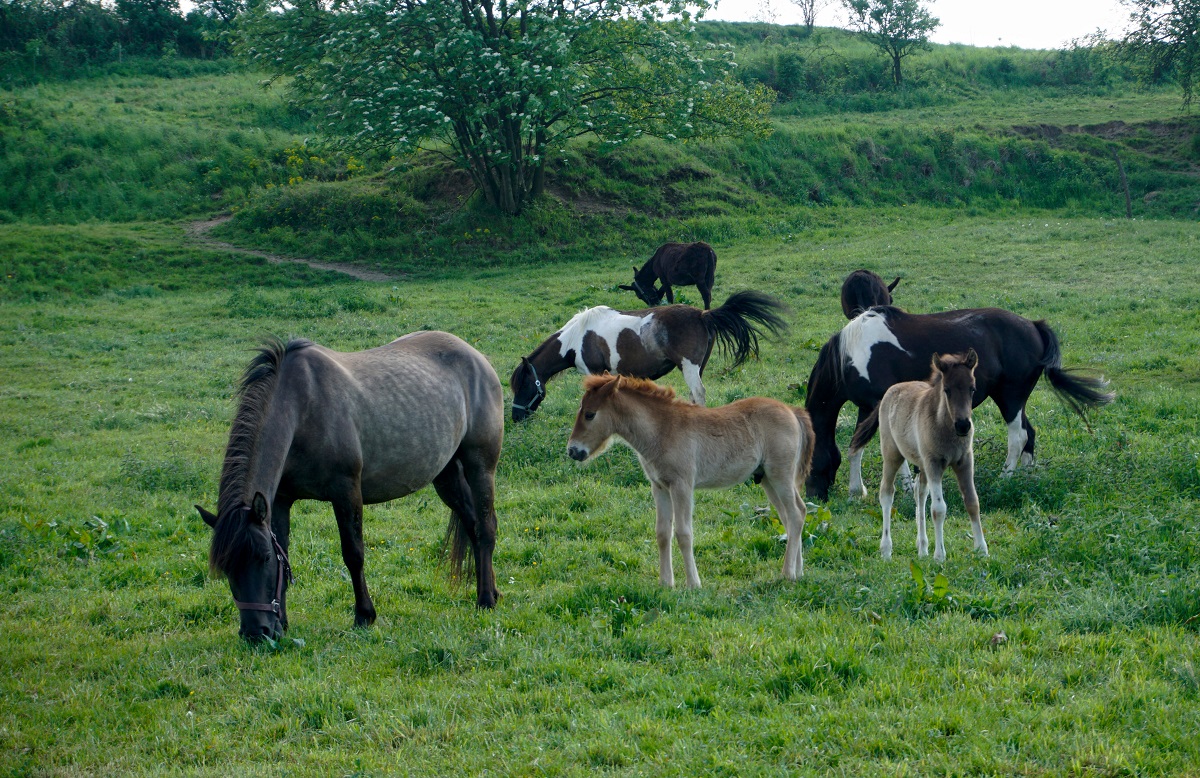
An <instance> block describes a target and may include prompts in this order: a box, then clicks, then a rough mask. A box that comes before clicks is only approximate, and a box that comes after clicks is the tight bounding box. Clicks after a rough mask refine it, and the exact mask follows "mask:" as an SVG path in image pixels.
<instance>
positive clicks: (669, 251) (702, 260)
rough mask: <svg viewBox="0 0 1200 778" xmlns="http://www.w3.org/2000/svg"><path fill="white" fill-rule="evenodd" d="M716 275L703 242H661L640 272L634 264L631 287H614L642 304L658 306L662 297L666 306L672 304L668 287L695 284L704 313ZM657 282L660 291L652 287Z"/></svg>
mask: <svg viewBox="0 0 1200 778" xmlns="http://www.w3.org/2000/svg"><path fill="white" fill-rule="evenodd" d="M716 274H717V252H715V251H713V247H712V246H710V245H708V244H707V243H704V242H696V243H664V244H663V245H662V246H659V248H658V251H656V252H654V256H652V257H650V259H649V260H648V261H647V262H646V264H644V265H642V268H641V269H640V270H639V269H638V266H637V265H634V266H633V283H632V284H628V285H627V284H620V285H619V286H618V287H617V288H618V289H624V290H626V291H629V292H633V293H634V294H636V295H637V296H638V299H639V300H641V301H642V302H644V303H645V304H646V305H658V304H659V303H660V302H662V299H663V295H666V298H667V302H668V303H670V304H674V303H675V294H674V292H672V291H671V285H672V284H675V285H677V286H678V285H684V286H687V285H691V284H695V285H696V289H697V290H699V292H700V296H701V297H702V298H704V310H706V311H707V310H708V308H709V306H710V305H711V304H712V290H713V282H714V281H715V279H716ZM659 281H661V282H662V288H661V289H658V288H655V286H654V285H655V283H656V282H659Z"/></svg>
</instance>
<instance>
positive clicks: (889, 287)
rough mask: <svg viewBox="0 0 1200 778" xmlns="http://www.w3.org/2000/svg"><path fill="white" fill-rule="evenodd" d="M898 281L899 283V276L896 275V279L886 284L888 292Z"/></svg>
mask: <svg viewBox="0 0 1200 778" xmlns="http://www.w3.org/2000/svg"><path fill="white" fill-rule="evenodd" d="M898 283H900V276H896V280H895V281H893V282H891V283H890V284H888V291H889V292H890V291H892V290H893V289H895V288H896V284H898Z"/></svg>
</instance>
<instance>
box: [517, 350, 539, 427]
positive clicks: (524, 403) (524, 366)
mask: <svg viewBox="0 0 1200 778" xmlns="http://www.w3.org/2000/svg"><path fill="white" fill-rule="evenodd" d="M543 381H544V379H543V377H542V376H539V375H538V372H537V369H536V368H534V366H533V363H532V362H530V361H529V358H528V357H521V364H519V365H517V368H516V369H515V370H513V374H512V376H511V377H510V378H509V379H508V388H509V389H511V390H512V393H513V402H512V418H513V421H524V420H525V419H527V418H529V417H530V416H531V415H532V414H533V412H534V411H536V410H537V409H538V406H539V405H541V404H542V400H544V399H546V385H545V384H544V383H543Z"/></svg>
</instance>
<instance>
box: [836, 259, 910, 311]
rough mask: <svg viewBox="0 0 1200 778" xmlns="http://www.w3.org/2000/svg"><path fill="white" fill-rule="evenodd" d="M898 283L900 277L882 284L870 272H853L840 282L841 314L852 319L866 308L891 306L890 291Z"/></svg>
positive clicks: (878, 278)
mask: <svg viewBox="0 0 1200 778" xmlns="http://www.w3.org/2000/svg"><path fill="white" fill-rule="evenodd" d="M898 283H900V276H896V280H895V281H893V282H891V283H890V284H885V283H883V279H882V278H880V277H879V275H878V274H876V273H872V272H871V271H870V270H855V271H854V272H853V273H851V274H850V275H848V276H846V280H845V281H843V282H842V312H843V313H845V314H846V318H847V319H853V318H854V317H855V316H857V315H859V314H860V313H862V312H863V311H865V310H867V309H868V308H873V307H874V306H876V305H891V304H892V290H894V289H895V288H896V284H898Z"/></svg>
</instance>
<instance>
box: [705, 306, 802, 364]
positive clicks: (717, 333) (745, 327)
mask: <svg viewBox="0 0 1200 778" xmlns="http://www.w3.org/2000/svg"><path fill="white" fill-rule="evenodd" d="M786 310H787V306H786V305H784V304H783V303H781V302H779V301H778V300H776V299H775V298H774V297H771V296H770V295H766V294H763V293H762V292H751V291H746V292H736V293H734V294H732V295H730V297H729V299H728V300H726V301H725V304H724V305H722V306H721V307H720V308H713V309H712V310H711V311H704V312H703V313H701V314H700V320H701V321H703V322H704V328H705V329H706V330H708V338H709V341H710V342H713V341H715V342H717V343H719V344H721V349H722V350H723V351H724V352H725V353H726V355H727V356H728V357H729V358H730V359H732V360H733V364H731V365H730V367H737V366H738V365H740V364H742V363H743V362H745V361H746V358H747V357H749V356H751V355H753V356H758V336H759V335H760V334H762V333H761V330H759V329H758V328H757V327H755V326H754V324H752V323H751V322H754V323H757V324H760V325H762V326H763V327H766V328H767V329H768V330H770V331H771V334H772V335H778V334H779V333H780V332H782V331H783V330H786V329H787V322H786V321H784V320H783V317H782V316H780V315H779V314H780V313H781V312H784V311H786Z"/></svg>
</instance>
